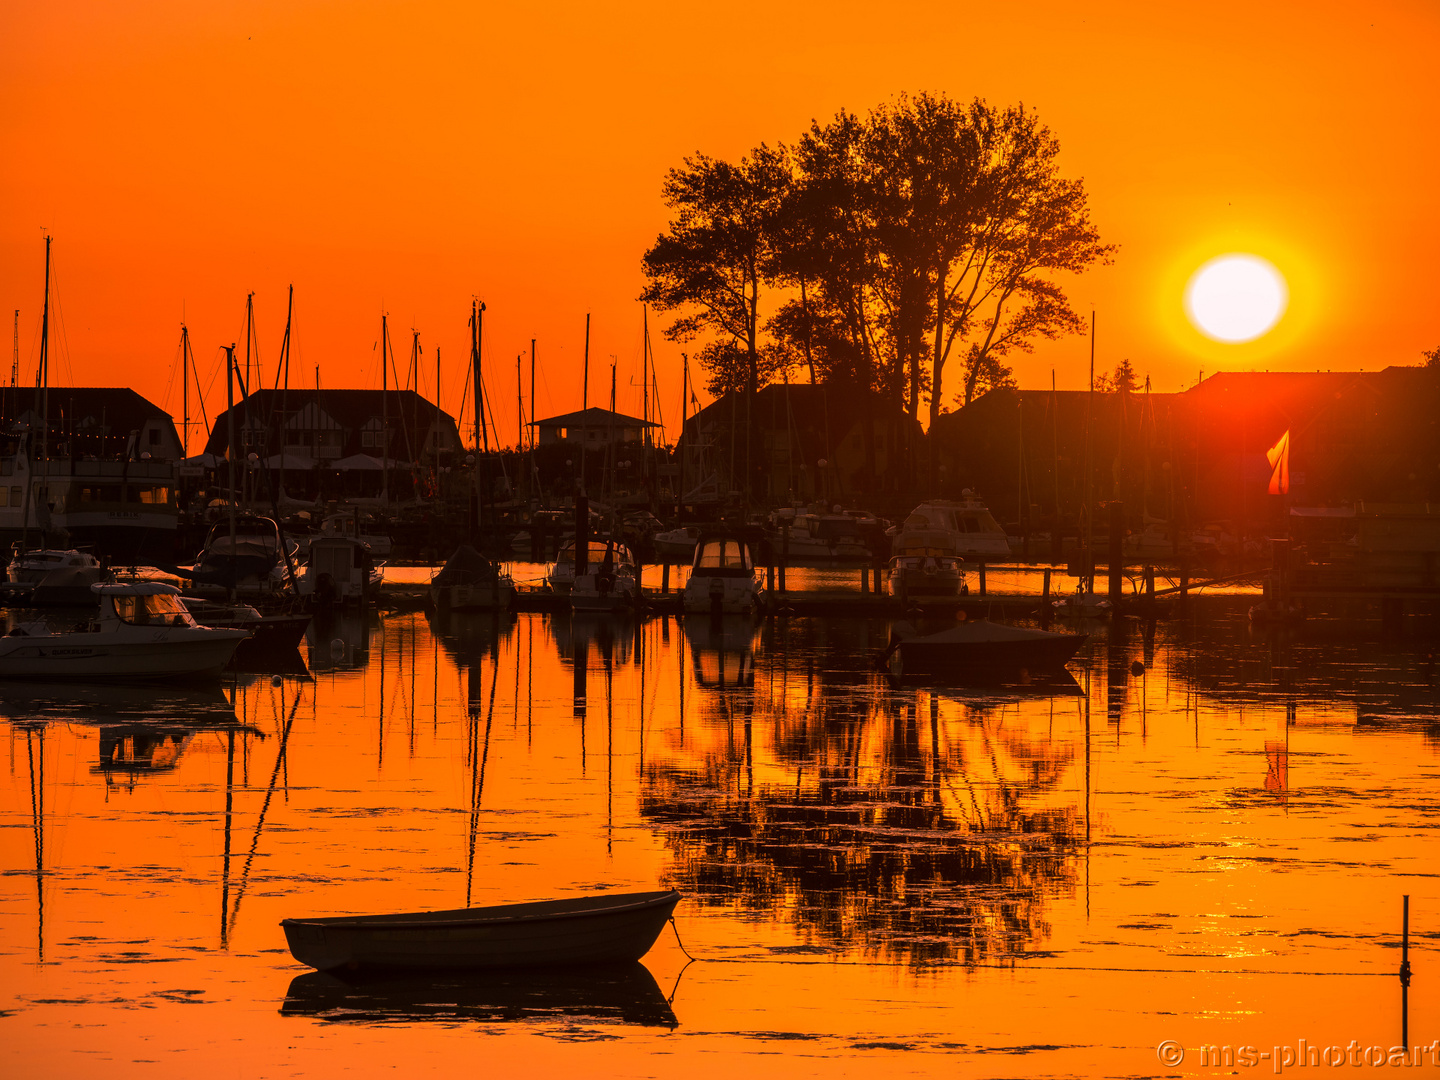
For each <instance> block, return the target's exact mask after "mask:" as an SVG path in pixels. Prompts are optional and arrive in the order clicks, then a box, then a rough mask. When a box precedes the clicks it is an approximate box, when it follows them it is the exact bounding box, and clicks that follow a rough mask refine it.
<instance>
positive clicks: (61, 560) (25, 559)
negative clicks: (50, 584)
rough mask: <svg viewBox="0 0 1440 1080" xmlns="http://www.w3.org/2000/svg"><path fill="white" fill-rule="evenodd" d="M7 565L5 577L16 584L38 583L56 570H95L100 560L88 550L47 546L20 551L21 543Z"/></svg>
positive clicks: (17, 545)
mask: <svg viewBox="0 0 1440 1080" xmlns="http://www.w3.org/2000/svg"><path fill="white" fill-rule="evenodd" d="M15 547H16V549H17V550H16V551H15V552H14V554H13V555H12V557H11V559H10V565H9V566H8V567H6V570H5V577H6V578H7V580H9V581H10V582H11V583H12V584H14V585H38V584H40V582H41V580H43V579H44V578H45V576H46V575H47V574H49V573H51V572H52V571H54V570H94V569H98V568H99V566H100V560H98V559H97V558H95V556H94V555H91V554H90V553H89V552H88V551H73V550H71V551H59V550H56V549H54V548H45V549H43V550H39V551H20V550H18V548H19V547H20V545H19V544H16V545H15Z"/></svg>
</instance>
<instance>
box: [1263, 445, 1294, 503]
mask: <svg viewBox="0 0 1440 1080" xmlns="http://www.w3.org/2000/svg"><path fill="white" fill-rule="evenodd" d="M1265 457H1266V459H1267V460H1268V461H1269V462H1270V494H1271V495H1289V494H1290V429H1289V428H1286V429H1285V434H1284V435H1281V436H1280V439H1279V441H1278V442H1277V443H1276V444H1275V445H1274V446H1272V447H1271V448H1270V449H1269V450H1266V451H1265Z"/></svg>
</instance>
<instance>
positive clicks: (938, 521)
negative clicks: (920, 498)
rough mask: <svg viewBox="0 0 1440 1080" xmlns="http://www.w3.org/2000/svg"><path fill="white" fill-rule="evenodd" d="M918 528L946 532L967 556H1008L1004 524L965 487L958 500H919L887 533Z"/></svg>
mask: <svg viewBox="0 0 1440 1080" xmlns="http://www.w3.org/2000/svg"><path fill="white" fill-rule="evenodd" d="M919 529H926V530H938V531H941V532H948V533H950V534H951V535H952V537H953V538H954V542H955V550H956V551H958V552H959V553H960V554H961V555H964V556H967V557H969V556H979V557H981V558H990V559H1005V558H1009V556H1010V541H1009V539H1007V537H1006V535H1005V528H1004V526H1002V525H1001V524H1000V523H999V522H998V521H996V520H995V517H994V515H992V514H991V513H990V511H989V509H988V508H987V507H986V506H985V504H984V503H983V502H981V501H980V500H979V499H977V498H975V496H974V494H973V493H972V492H971V491H970V490H969V489H968V488H967V489H966V490H965V492H964V497H963V498H962V499H960V500H959V501H955V500H951V499H934V500H931V501H929V502H923V503H921V504H920V505H919V506H917V507H915V509H914V510H912V511H910V516H909V517H907V518H906V519H905V521H904V522H903V523H902V524H901V525H900V526H899V527H898V528H896V529H892V530H891V535H892V537H893V536H898V535H899V534H900V533H901V532H908V531H910V530H919Z"/></svg>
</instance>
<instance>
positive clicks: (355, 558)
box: [298, 534, 385, 604]
mask: <svg viewBox="0 0 1440 1080" xmlns="http://www.w3.org/2000/svg"><path fill="white" fill-rule="evenodd" d="M384 567H385V564H384V563H383V562H377V561H376V559H375V553H374V549H372V548H371V547H370V545H369V544H367V543H365V541H364V540H357V539H356V538H355V537H353V536H334V535H328V534H327V535H323V536H317V537H315V538H314V539H313V540H311V541H310V551H309V553H308V554H307V555H306V556H305V568H304V569H303V570H302V571H301V572H300V580H299V582H298V589H299V592H300V595H301V596H312V597H314V598H315V602H316V603H317V604H346V603H364V601H365V599H366V598H367V597H370V596H374V595H375V593H376V591H377V590H378V589H379V588H380V583H381V581H382V580H383V578H384Z"/></svg>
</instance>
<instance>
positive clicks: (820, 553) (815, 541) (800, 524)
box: [771, 506, 878, 563]
mask: <svg viewBox="0 0 1440 1080" xmlns="http://www.w3.org/2000/svg"><path fill="white" fill-rule="evenodd" d="M871 521H875V519H874V518H871ZM771 522H772V526H773V529H774V534H773V535H772V538H771V546H772V547H774V549H775V551H776V552H777V553H781V554H783V556H784V558H785V560H786V561H787V562H790V563H805V562H806V561H809V560H819V561H822V562H837V561H838V562H859V561H863V560H868V559H869V558H870V548H869V546H868V545H867V544H866V543H865V540H864V538H863V537H862V536H861V535H860V531H861V529H862V528H863V527H864V525H863V519H860V518H857V517H855V516H853V515H851V514H845V513H840V512H838V510H837V512H834V513H827V512H826V511H825V509H824V508H823V506H822V507H816V508H813V509H810V510H804V509H801V510H796V509H795V508H794V507H783V508H782V509H780V510H777V511H775V513H774V514H772V515H771ZM875 527H877V531H878V522H875Z"/></svg>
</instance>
